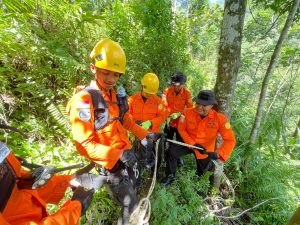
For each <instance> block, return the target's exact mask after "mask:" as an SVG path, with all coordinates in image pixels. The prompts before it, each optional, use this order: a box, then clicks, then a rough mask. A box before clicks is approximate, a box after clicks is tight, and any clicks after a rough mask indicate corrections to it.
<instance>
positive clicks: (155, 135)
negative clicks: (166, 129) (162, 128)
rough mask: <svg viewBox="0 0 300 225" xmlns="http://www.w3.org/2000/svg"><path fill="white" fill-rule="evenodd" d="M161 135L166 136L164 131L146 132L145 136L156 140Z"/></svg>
mask: <svg viewBox="0 0 300 225" xmlns="http://www.w3.org/2000/svg"><path fill="white" fill-rule="evenodd" d="M162 136H166V134H164V133H155V132H148V134H147V136H146V138H147V139H150V140H152V141H157V140H158V139H160V138H161V137H162Z"/></svg>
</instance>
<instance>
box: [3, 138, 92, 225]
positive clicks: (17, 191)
mask: <svg viewBox="0 0 300 225" xmlns="http://www.w3.org/2000/svg"><path fill="white" fill-rule="evenodd" d="M30 176H31V173H29V172H28V171H26V170H23V169H21V163H20V161H19V160H18V159H17V158H16V157H15V156H14V155H13V154H12V153H11V152H10V151H9V149H8V148H7V147H6V145H5V144H4V143H2V142H0V193H1V196H0V212H1V213H0V224H1V225H10V224H11V225H25V224H26V225H27V224H32V225H35V224H36V225H38V224H47V225H76V224H79V220H80V216H81V215H83V214H84V213H85V211H86V210H87V208H88V207H89V205H90V203H91V201H92V196H93V195H92V192H86V191H84V190H83V189H82V188H80V189H79V188H77V190H76V191H75V192H74V194H73V198H72V200H68V201H67V202H65V204H64V205H63V206H62V207H61V208H60V209H59V210H58V211H57V212H56V213H55V214H53V215H48V213H47V211H46V204H47V203H52V204H58V203H59V201H60V200H61V199H62V198H63V196H64V194H65V191H66V189H67V187H68V186H69V181H70V180H71V178H72V176H54V177H52V178H51V180H50V181H49V182H48V183H47V184H46V185H45V186H43V187H41V188H38V189H36V190H32V189H30V188H28V187H22V181H24V180H25V182H26V180H28V179H30Z"/></svg>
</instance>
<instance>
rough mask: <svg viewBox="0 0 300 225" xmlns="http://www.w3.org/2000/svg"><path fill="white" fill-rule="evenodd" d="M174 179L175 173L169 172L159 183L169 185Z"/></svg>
mask: <svg viewBox="0 0 300 225" xmlns="http://www.w3.org/2000/svg"><path fill="white" fill-rule="evenodd" d="M174 180H175V174H169V175H168V176H166V177H165V178H163V179H162V180H161V182H160V183H161V184H162V185H164V186H169V185H171V184H172V183H173V182H174Z"/></svg>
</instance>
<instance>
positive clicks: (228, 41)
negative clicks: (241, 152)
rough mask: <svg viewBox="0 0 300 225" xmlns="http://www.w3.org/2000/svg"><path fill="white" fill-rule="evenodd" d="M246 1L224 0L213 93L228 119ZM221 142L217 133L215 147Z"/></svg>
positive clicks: (239, 53) (238, 58)
mask: <svg viewBox="0 0 300 225" xmlns="http://www.w3.org/2000/svg"><path fill="white" fill-rule="evenodd" d="M246 3H247V1H246V0H225V4H224V17H223V24H222V28H221V37H220V47H219V60H218V75H217V81H216V84H215V94H216V99H217V101H218V111H219V112H222V113H224V114H225V115H226V116H227V118H228V120H230V117H231V104H232V103H231V102H232V98H233V95H234V90H235V87H236V79H237V74H238V71H239V67H240V61H241V60H240V59H241V44H242V31H243V26H244V18H245V12H246ZM222 143H223V140H222V138H221V137H220V135H218V138H217V144H216V147H217V148H218V147H219V146H220V145H221V144H222ZM214 185H215V187H216V188H219V186H220V176H214Z"/></svg>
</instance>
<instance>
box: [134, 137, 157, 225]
mask: <svg viewBox="0 0 300 225" xmlns="http://www.w3.org/2000/svg"><path fill="white" fill-rule="evenodd" d="M160 141H161V139H158V140H157V141H156V145H155V155H156V157H155V166H154V173H153V177H152V182H151V186H150V188H149V191H148V194H147V196H146V197H145V198H142V199H141V200H140V202H139V204H138V206H137V207H136V209H135V210H134V211H133V213H132V214H131V216H130V219H129V224H130V225H141V224H144V225H148V224H149V219H150V216H151V202H150V196H151V195H152V192H153V190H154V187H155V182H156V173H157V161H158V157H157V154H158V148H159V142H160Z"/></svg>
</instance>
